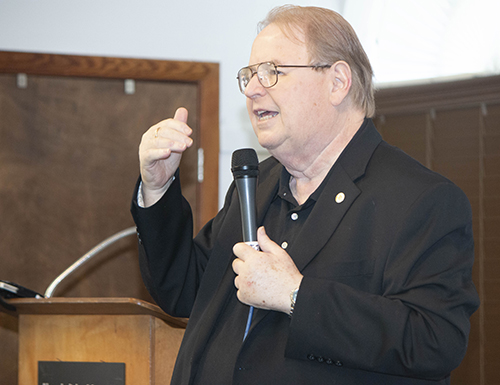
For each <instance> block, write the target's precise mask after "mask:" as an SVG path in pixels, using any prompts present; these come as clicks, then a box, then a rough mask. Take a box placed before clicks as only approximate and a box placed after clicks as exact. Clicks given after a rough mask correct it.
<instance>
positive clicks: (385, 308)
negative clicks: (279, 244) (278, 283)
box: [286, 183, 479, 380]
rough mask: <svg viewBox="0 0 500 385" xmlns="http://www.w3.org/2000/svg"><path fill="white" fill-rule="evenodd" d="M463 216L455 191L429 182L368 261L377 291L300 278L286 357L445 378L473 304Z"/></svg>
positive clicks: (458, 355) (468, 228) (459, 353)
mask: <svg viewBox="0 0 500 385" xmlns="http://www.w3.org/2000/svg"><path fill="white" fill-rule="evenodd" d="M471 217H472V214H471V209H470V204H469V202H468V200H467V198H466V197H465V195H464V194H463V193H462V192H461V191H460V190H459V189H458V188H457V187H456V186H454V185H452V184H450V183H441V184H439V185H434V186H432V188H429V189H427V191H424V192H423V193H422V194H421V195H420V196H419V197H418V199H417V200H416V201H415V202H414V203H413V204H412V205H411V207H409V208H408V209H407V210H406V212H405V214H404V215H402V216H401V217H400V218H396V219H395V220H397V221H398V223H397V224H396V225H397V226H395V227H396V228H397V229H398V230H397V231H396V232H395V234H394V235H393V236H392V242H391V243H390V244H389V245H388V247H387V255H380V256H376V259H377V260H378V263H379V264H380V262H381V261H383V264H382V269H381V270H380V272H379V273H378V274H380V277H379V278H380V288H379V289H378V292H372V293H368V292H366V291H362V290H359V289H357V288H355V287H352V286H350V285H349V284H346V283H341V282H338V281H336V280H333V279H332V280H329V279H318V278H315V277H308V276H307V273H304V279H303V282H302V285H301V288H300V291H299V295H298V298H297V302H296V306H295V310H294V315H293V318H292V320H291V324H290V334H289V339H288V344H287V349H286V355H287V356H288V357H289V358H295V359H301V360H307V359H309V360H311V359H312V360H314V359H316V358H318V357H321V360H320V361H321V362H324V361H327V360H328V361H329V362H330V363H332V362H333V363H336V364H337V365H338V366H344V367H348V368H355V369H361V370H367V371H375V372H380V373H387V374H393V375H399V376H408V377H417V378H426V379H435V380H437V379H441V378H444V377H446V376H447V375H449V373H450V371H451V370H452V369H454V368H456V367H457V366H458V365H459V363H460V362H461V360H462V359H463V357H464V354H465V351H466V348H467V342H468V335H469V329H470V321H469V317H470V316H471V314H472V313H473V312H474V311H475V310H476V309H477V307H478V305H479V301H478V296H477V292H476V290H475V287H474V284H473V283H472V279H471V270H472V264H473V258H474V250H473V237H472V223H471ZM366 220H369V218H366ZM359 236H360V237H361V236H362V235H361V234H360V235H359ZM377 241H378V239H372V240H371V242H377Z"/></svg>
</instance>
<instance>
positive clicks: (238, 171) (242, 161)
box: [231, 148, 260, 341]
mask: <svg viewBox="0 0 500 385" xmlns="http://www.w3.org/2000/svg"><path fill="white" fill-rule="evenodd" d="M231 171H232V173H233V177H234V183H235V184H236V190H238V196H239V199H240V211H241V227H242V230H243V242H245V243H246V244H248V245H250V246H252V247H253V248H254V249H255V250H260V249H259V244H258V243H257V207H256V206H255V194H256V190H257V177H258V176H259V160H258V158H257V153H256V152H255V150H254V149H252V148H242V149H240V150H236V151H235V152H233V157H232V159H231ZM252 316H253V306H250V310H249V312H248V319H247V324H246V327H245V334H244V336H243V341H244V340H245V339H246V337H247V335H248V331H249V330H250V325H251V323H252Z"/></svg>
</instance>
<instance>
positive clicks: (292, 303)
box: [289, 287, 299, 317]
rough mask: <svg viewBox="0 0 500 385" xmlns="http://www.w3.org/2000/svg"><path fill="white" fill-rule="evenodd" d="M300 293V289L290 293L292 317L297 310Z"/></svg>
mask: <svg viewBox="0 0 500 385" xmlns="http://www.w3.org/2000/svg"><path fill="white" fill-rule="evenodd" d="M298 292H299V288H298V287H297V288H295V289H293V290H292V291H291V292H290V314H289V316H290V317H291V316H292V314H293V310H294V309H295V302H296V301H297V293H298Z"/></svg>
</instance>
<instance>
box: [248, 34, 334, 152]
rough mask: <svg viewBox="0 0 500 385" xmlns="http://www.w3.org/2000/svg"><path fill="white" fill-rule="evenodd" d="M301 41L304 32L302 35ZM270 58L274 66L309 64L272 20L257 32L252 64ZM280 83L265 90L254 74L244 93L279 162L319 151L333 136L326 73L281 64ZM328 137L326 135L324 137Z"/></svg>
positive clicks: (257, 131) (266, 145)
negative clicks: (302, 153) (304, 152)
mask: <svg viewBox="0 0 500 385" xmlns="http://www.w3.org/2000/svg"><path fill="white" fill-rule="evenodd" d="M298 37H299V38H300V40H302V41H303V35H300V34H299V35H298ZM267 61H272V62H274V63H275V64H276V65H280V64H282V65H286V64H288V65H290V64H294V65H308V64H310V63H309V54H308V52H307V49H306V47H305V45H304V44H303V43H301V42H298V41H295V40H290V39H289V38H287V37H286V36H285V35H284V34H283V32H282V31H281V29H280V28H279V27H278V26H276V25H274V24H271V25H269V26H267V27H266V28H264V29H263V30H262V32H261V33H260V34H259V35H258V36H257V38H256V39H255V41H254V44H253V46H252V52H251V55H250V65H253V64H257V63H261V62H267ZM278 71H279V75H278V83H277V84H276V85H275V86H273V87H271V88H264V87H263V86H262V85H261V84H260V83H259V81H258V79H257V76H254V77H253V78H252V79H251V81H250V83H249V84H248V86H247V88H246V90H245V95H246V97H247V109H248V114H249V116H250V121H251V122H252V126H253V129H254V131H255V134H256V135H257V138H258V140H259V143H260V145H261V146H263V147H264V148H266V149H267V150H269V152H270V153H271V154H272V155H274V156H276V157H277V158H278V159H279V160H281V158H283V157H286V158H289V157H291V156H292V157H293V156H296V157H300V156H301V154H300V152H301V151H321V148H322V147H324V145H325V141H328V140H329V137H330V136H331V133H329V132H328V128H330V127H331V122H330V121H329V120H330V118H329V115H328V113H327V112H328V111H329V109H330V108H331V105H329V99H328V94H329V87H330V86H329V84H328V81H327V77H326V74H325V72H322V71H316V70H313V69H311V68H278ZM324 135H326V137H325V136H324Z"/></svg>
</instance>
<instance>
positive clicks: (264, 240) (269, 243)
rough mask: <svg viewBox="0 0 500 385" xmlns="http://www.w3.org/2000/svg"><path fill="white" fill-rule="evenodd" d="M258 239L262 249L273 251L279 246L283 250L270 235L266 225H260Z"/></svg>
mask: <svg viewBox="0 0 500 385" xmlns="http://www.w3.org/2000/svg"><path fill="white" fill-rule="evenodd" d="M257 241H258V243H259V247H260V249H261V250H262V251H264V252H268V251H272V249H273V248H274V247H278V248H279V249H280V250H281V247H279V246H278V245H277V244H276V243H275V242H274V241H273V240H272V239H271V238H269V237H268V235H267V233H266V229H265V228H264V226H261V227H259V228H258V230H257Z"/></svg>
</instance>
